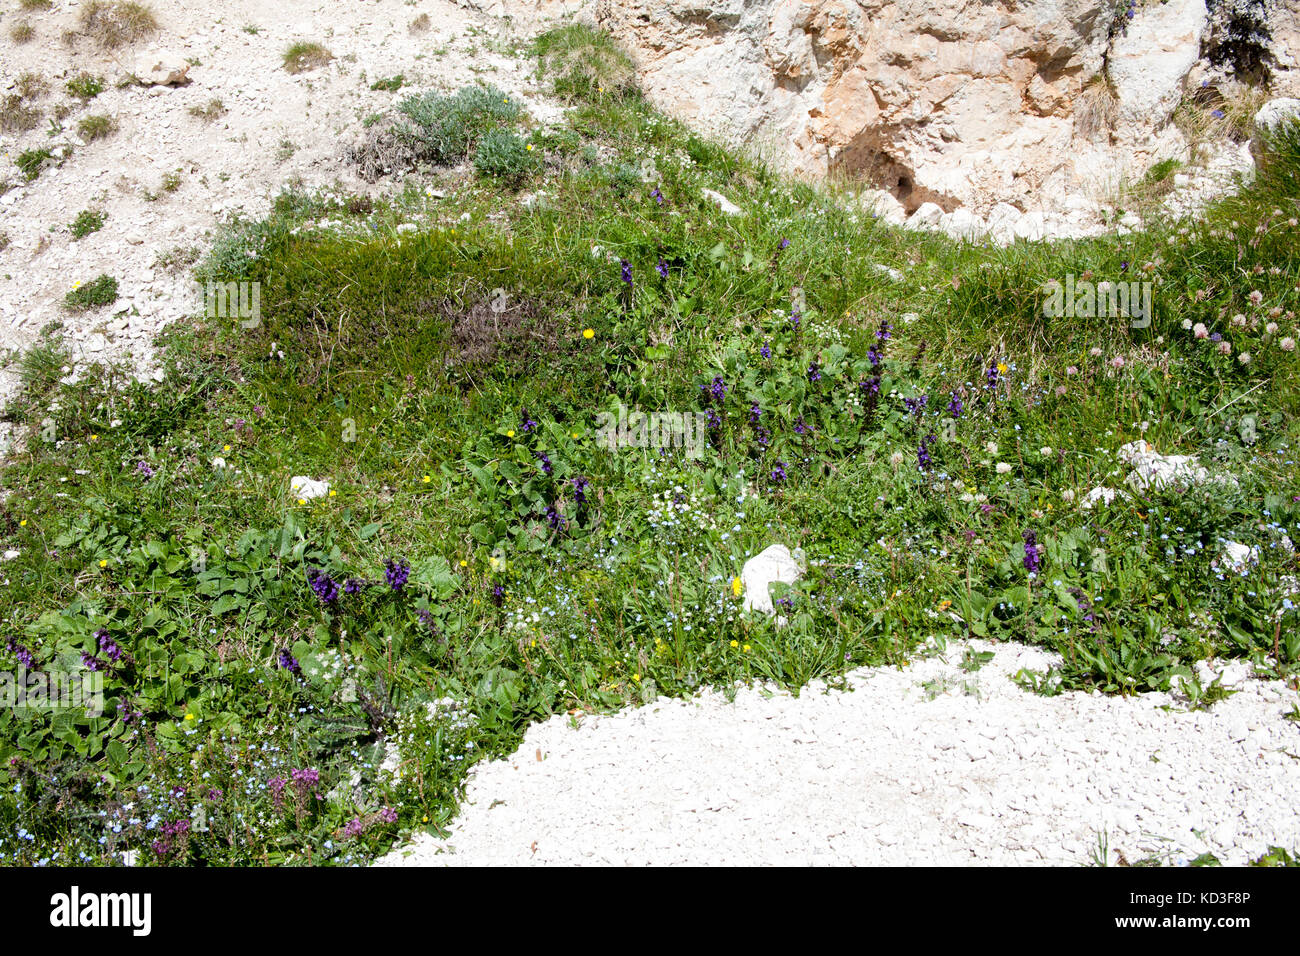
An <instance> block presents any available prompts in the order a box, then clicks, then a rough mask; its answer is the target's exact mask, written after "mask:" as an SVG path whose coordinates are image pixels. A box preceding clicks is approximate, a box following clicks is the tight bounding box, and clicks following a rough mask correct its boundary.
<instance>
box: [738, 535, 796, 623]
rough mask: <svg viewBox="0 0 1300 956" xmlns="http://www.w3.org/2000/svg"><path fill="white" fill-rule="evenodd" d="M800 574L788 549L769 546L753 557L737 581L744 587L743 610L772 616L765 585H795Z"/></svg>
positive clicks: (780, 546) (770, 598) (770, 597)
mask: <svg viewBox="0 0 1300 956" xmlns="http://www.w3.org/2000/svg"><path fill="white" fill-rule="evenodd" d="M802 573H803V572H802V569H801V568H800V567H799V563H798V562H797V561H796V560H795V558H794V556H793V555H792V554H791V553H790V549H789V548H787V547H786V546H785V545H783V544H774V545H771V546H770V547H768V548H766V549H765V550H764V551H762V552H760V553H759V554H756V555H754V557H752V558H750V559H749V560H748V561H746V562H745V566H744V567H743V568H742V569H741V571H740V581H741V583H742V584H743V585H744V586H745V610H746V611H763V612H764V613H767V614H771V613H772V611H773V607H772V594H771V592H770V591H769V590H768V585H771V584H775V583H777V582H780V583H782V584H794V582H795V581H798V580H799V577H800V576H801V575H802Z"/></svg>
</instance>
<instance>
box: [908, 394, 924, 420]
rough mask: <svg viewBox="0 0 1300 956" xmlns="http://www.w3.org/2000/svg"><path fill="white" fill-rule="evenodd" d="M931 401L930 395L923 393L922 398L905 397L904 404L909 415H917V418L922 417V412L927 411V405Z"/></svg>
mask: <svg viewBox="0 0 1300 956" xmlns="http://www.w3.org/2000/svg"><path fill="white" fill-rule="evenodd" d="M929 403H930V396H929V395H922V396H921V397H920V398H905V399H903V405H904V406H905V407H906V408H907V413H908V414H909V415H915V416H916V417H917V418H920V417H921V414H922V412H924V411H925V406H926V405H928V404H929Z"/></svg>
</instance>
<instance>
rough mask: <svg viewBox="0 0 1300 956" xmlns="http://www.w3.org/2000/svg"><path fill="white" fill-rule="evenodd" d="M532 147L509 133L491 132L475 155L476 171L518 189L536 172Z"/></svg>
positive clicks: (479, 144)
mask: <svg viewBox="0 0 1300 956" xmlns="http://www.w3.org/2000/svg"><path fill="white" fill-rule="evenodd" d="M537 165H538V163H537V158H536V157H535V156H534V150H533V145H532V144H531V143H525V142H524V141H523V140H522V139H521V138H520V137H519V136H517V135H516V134H515V133H512V132H511V131H510V130H506V129H493V130H488V131H487V132H486V133H484V134H483V137H482V138H481V139H480V140H479V142H478V149H477V150H476V151H475V153H474V169H475V170H477V171H478V173H479V175H480V176H486V177H488V178H490V179H496V180H499V181H500V182H503V183H505V184H507V185H509V186H511V187H513V188H518V187H519V186H520V185H521V184H522V183H523V182H524V180H526V179H527V178H528V177H529V176H530V175H532V173H533V172H534V171H535V170H536V169H537Z"/></svg>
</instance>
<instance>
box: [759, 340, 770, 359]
mask: <svg viewBox="0 0 1300 956" xmlns="http://www.w3.org/2000/svg"><path fill="white" fill-rule="evenodd" d="M758 354H759V355H761V356H763V358H764V359H765V360H766V359H770V358H771V357H772V346H771V344H770V343H768V342H764V343H763V347H762V348H761V349H759V350H758Z"/></svg>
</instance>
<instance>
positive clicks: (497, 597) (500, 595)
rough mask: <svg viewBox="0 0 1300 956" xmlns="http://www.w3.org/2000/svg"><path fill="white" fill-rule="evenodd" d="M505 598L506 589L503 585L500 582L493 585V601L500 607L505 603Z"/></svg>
mask: <svg viewBox="0 0 1300 956" xmlns="http://www.w3.org/2000/svg"><path fill="white" fill-rule="evenodd" d="M505 599H506V589H505V588H504V587H502V586H501V585H500V584H494V585H492V603H493V604H495V605H496V606H497V607H500V606H501V605H502V604H503V603H505Z"/></svg>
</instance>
